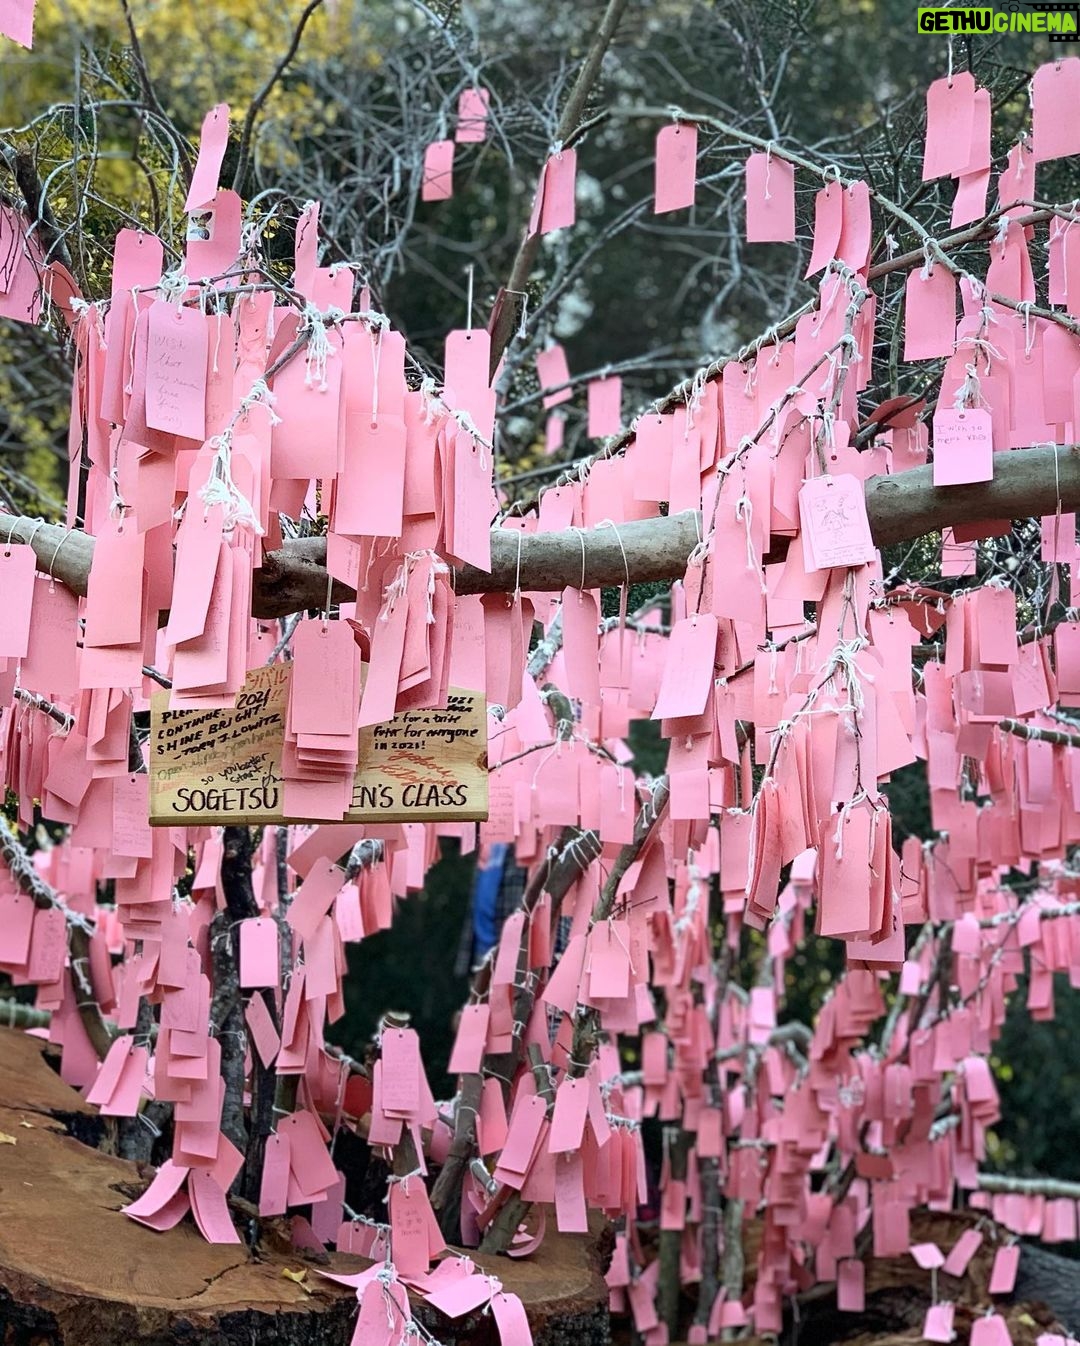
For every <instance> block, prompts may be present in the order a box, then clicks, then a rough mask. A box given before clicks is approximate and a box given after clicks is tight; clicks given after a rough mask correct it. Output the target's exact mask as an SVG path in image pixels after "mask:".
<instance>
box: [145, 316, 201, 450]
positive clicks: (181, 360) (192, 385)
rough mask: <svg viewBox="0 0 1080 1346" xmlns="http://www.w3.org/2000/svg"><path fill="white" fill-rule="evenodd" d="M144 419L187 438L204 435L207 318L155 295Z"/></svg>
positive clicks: (150, 326)
mask: <svg viewBox="0 0 1080 1346" xmlns="http://www.w3.org/2000/svg"><path fill="white" fill-rule="evenodd" d="M148 320H149V329H148V334H147V340H148V348H147V360H146V424H147V425H148V426H150V427H151V428H152V429H154V430H165V431H168V432H169V433H170V434H174V435H182V436H183V437H184V438H185V439H197V440H200V441H201V440H202V439H203V438H204V436H205V434H206V354H207V346H208V339H207V338H208V334H207V327H206V317H205V316H204V315H203V314H202V313H200V312H199V310H198V309H197V308H179V307H177V306H176V305H175V304H167V303H165V302H164V301H163V300H160V299H159V300H157V301H156V302H155V303H153V304H152V305H151V306H150V312H149V315H148Z"/></svg>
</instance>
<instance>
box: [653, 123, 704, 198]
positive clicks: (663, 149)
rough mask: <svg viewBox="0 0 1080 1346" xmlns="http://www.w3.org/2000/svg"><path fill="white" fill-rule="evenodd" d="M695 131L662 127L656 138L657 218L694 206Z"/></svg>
mask: <svg viewBox="0 0 1080 1346" xmlns="http://www.w3.org/2000/svg"><path fill="white" fill-rule="evenodd" d="M697 140H698V132H697V127H696V126H694V125H692V124H690V123H687V122H678V123H676V125H674V126H665V127H663V128H662V129H661V131H660V133H659V134H658V135H657V137H656V206H655V213H656V214H657V215H663V214H666V212H667V211H669V210H684V209H685V208H686V207H687V206H692V205H693V204H694V193H695V190H696V188H697Z"/></svg>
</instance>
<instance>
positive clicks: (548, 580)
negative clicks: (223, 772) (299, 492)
mask: <svg viewBox="0 0 1080 1346" xmlns="http://www.w3.org/2000/svg"><path fill="white" fill-rule="evenodd" d="M1059 501H1060V503H1061V507H1062V509H1064V510H1073V509H1077V508H1080V446H1077V445H1075V444H1067V445H1058V446H1056V447H1055V446H1053V445H1042V446H1039V447H1037V448H1030V449H1017V450H1013V451H1011V452H1009V453H999V454H997V455H996V456H995V459H994V479H993V481H986V482H977V483H972V484H970V485H965V486H937V487H936V486H934V484H933V469H932V468H931V467H929V466H927V467H916V468H912V469H911V470H910V471H908V472H897V473H894V474H893V475H892V476H882V477H872V478H871V479H870V480H869V481H868V482H867V483H866V509H867V514H868V515H869V518H870V528H871V531H872V532H873V535H874V541H875V542H876V543H877V545H878V546H879V547H885V546H889V545H890V544H891V543H894V542H906V541H910V540H911V539H912V538H917V537H921V536H922V535H923V534H925V533H930V532H933V531H934V530H935V529H940V528H944V527H950V526H952V525H954V524H963V523H977V522H979V521H980V520H983V519H1018V518H1025V519H1026V518H1037V517H1040V516H1042V515H1044V514H1053V512H1054V510H1055V509H1056V508H1057V505H1058V502H1059ZM9 534H10V536H11V538H12V540H14V541H16V542H30V543H31V545H32V546H33V548H34V552H35V553H36V555H37V558H38V569H39V570H44V571H46V572H48V573H51V574H53V575H55V576H56V578H57V579H59V580H61V581H62V582H63V583H64V584H65V585H67V587H68V588H69V589H71V590H72V591H73V592H74V593H77V594H85V593H86V579H87V575H88V574H89V572H90V561H91V558H92V556H93V550H94V540H93V538H91V537H89V536H87V534H85V533H80V532H77V531H69V530H68V529H66V528H64V527H62V526H61V525H59V524H42V523H40V522H39V521H38V520H35V519H28V518H14V517H12V516H10V515H6V514H0V538H7V537H8V535H9ZM700 539H701V516H700V515H699V514H698V513H697V512H696V511H691V510H686V511H684V512H683V513H681V514H672V515H668V516H666V517H664V518H656V519H640V520H634V521H632V522H630V523H625V524H621V525H620V526H619V527H618V529H617V530H616V529H614V528H610V527H605V528H594V529H592V530H589V531H584V530H582V531H578V530H572V529H567V530H565V531H563V532H557V533H524V534H521V533H517V532H511V531H510V530H503V529H499V528H495V529H492V533H491V572H490V573H487V572H485V571H482V570H477V569H476V568H475V567H474V566H465V567H463V568H462V569H461V570H459V571H457V572H456V575H455V590H456V592H457V593H460V594H479V593H510V592H512V591H513V589H514V588H515V587H516V585H517V583H518V581H520V587H521V588H522V589H523V590H525V591H529V590H535V591H537V592H542V593H551V592H558V591H559V590H560V589H564V588H566V587H567V586H571V587H574V588H576V587H577V586H578V585H580V584H581V582H582V574H583V568H582V545H583V544H584V551H585V565H584V582H585V587H586V588H589V589H592V588H597V587H599V586H601V585H617V584H624V583H625V582H626V580H627V579H628V578H629V580H630V582H631V583H632V584H636V583H641V582H643V581H647V580H665V579H675V578H678V577H679V576H680V575H682V573H683V571H684V570H685V569H686V561H687V558H688V556H689V555H690V553H691V551H693V549H694V547H695V546H697V544H698V542H699V541H700ZM519 548H520V569H519ZM325 563H326V539H325V538H323V537H309V538H295V539H290V540H288V541H287V542H286V543H285V545H284V546H283V547H282V549H281V550H280V551H276V552H268V553H267V555H266V557H265V558H264V563H263V566H262V569H261V570H258V571H256V574H255V592H254V598H253V600H252V605H251V606H252V615H253V616H256V617H262V618H271V617H283V616H285V615H286V614H288V613H291V612H300V611H303V610H305V609H308V608H311V609H321V608H322V606H323V604H324V603H325V602H326V570H325ZM352 596H353V594H352V590H350V589H348V588H347V587H346V586H345V585H339V584H335V585H334V601H335V602H337V601H345V600H348V599H350V598H351V597H352Z"/></svg>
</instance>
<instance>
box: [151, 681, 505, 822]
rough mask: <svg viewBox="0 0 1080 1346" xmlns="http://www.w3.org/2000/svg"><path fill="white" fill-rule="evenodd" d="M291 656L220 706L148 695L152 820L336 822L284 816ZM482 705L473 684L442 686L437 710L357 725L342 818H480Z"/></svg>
mask: <svg viewBox="0 0 1080 1346" xmlns="http://www.w3.org/2000/svg"><path fill="white" fill-rule="evenodd" d="M291 672H292V669H291V667H290V665H289V664H270V665H268V666H267V667H265V668H257V669H253V670H252V671H251V672H250V673H249V674H248V676H247V681H246V682H245V683H244V689H243V691H242V692H240V693H239V694H238V696H237V698H236V704H235V706H233V707H231V708H230V709H227V710H169V708H168V707H169V693H168V692H167V691H163V692H157V693H155V694H154V696H153V697H152V698H151V702H150V822H151V823H152V824H153V825H154V826H156V827H167V826H177V825H180V826H184V825H187V824H207V823H251V824H259V823H280V822H328V821H333V822H340V821H342V820H341V819H338V818H334V819H324V818H286V817H285V815H284V812H283V808H284V804H283V791H282V784H281V754H282V746H283V742H284V737H285V715H286V710H287V708H288V701H289V677H290V675H291ZM487 788H488V772H487V710H486V706H485V702H484V698H483V696H482V695H480V693H478V692H463V691H457V690H455V689H454V688H451V689H450V693H449V696H448V701H447V705H446V707H445V709H443V710H409V711H404V712H403V713H402V714H400V715H397V716H395V717H394V719H392V720H389V721H387V722H386V723H385V724H377V725H373V726H371V727H370V728H367V729H362V730H361V731H360V734H359V758H358V761H357V768H356V778H355V781H354V783H353V797H352V807H351V808H350V810H349V812H348V813H347V814H346V815H345V819H344V821H346V822H434V821H440V820H446V819H458V820H460V821H462V822H470V821H474V820H482V819H484V818H486V817H487Z"/></svg>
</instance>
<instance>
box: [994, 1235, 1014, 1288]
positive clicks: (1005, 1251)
mask: <svg viewBox="0 0 1080 1346" xmlns="http://www.w3.org/2000/svg"><path fill="white" fill-rule="evenodd" d="M1019 1267H1020V1245H1019V1243H1010V1244H1007V1245H1006V1246H1005V1247H1004V1248H999V1249H998V1250H997V1252H996V1253H995V1254H994V1267H993V1270H992V1271H991V1273H990V1293H991V1294H992V1295H1011V1294H1012V1292H1013V1287H1014V1286H1015V1285H1016V1273H1017V1271H1018V1269H1019Z"/></svg>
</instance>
